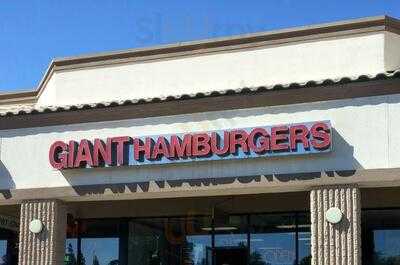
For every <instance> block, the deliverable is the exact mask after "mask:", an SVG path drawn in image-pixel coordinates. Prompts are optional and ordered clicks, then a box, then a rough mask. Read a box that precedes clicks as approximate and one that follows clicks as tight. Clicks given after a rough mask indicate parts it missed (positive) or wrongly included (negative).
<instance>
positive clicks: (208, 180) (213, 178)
mask: <svg viewBox="0 0 400 265" xmlns="http://www.w3.org/2000/svg"><path fill="white" fill-rule="evenodd" d="M332 135H333V150H332V152H331V153H324V154H313V155H303V156H291V157H272V158H254V159H247V160H246V161H243V160H242V161H241V162H243V164H241V165H240V166H239V167H238V165H237V164H238V160H225V161H207V162H193V163H181V164H170V165H154V166H139V167H140V168H137V167H128V166H127V167H118V168H97V169H90V168H84V169H75V170H63V171H62V172H61V173H62V174H63V176H64V177H65V179H66V180H67V181H68V182H69V183H70V185H71V186H72V187H73V189H74V190H75V192H76V193H77V194H79V195H80V196H84V195H95V194H96V195H99V194H105V193H108V194H109V193H110V191H111V192H112V193H113V194H123V193H136V192H149V191H150V190H162V189H170V188H180V187H184V186H185V187H189V188H190V187H208V186H218V185H221V186H224V185H229V184H233V183H239V184H244V186H243V185H241V187H245V185H246V184H250V183H251V185H252V186H253V187H254V183H261V182H263V183H286V182H292V181H306V180H313V179H320V178H321V177H322V176H323V175H326V176H328V177H343V178H347V177H352V176H353V175H355V174H356V172H357V170H360V169H362V166H361V165H360V163H359V162H358V161H357V160H356V159H355V158H354V148H353V147H352V146H351V145H349V144H348V143H347V142H346V141H345V139H343V137H341V136H340V135H339V134H338V133H337V131H336V130H333V131H332ZM241 162H239V163H241ZM194 163H195V166H193V164H194ZM248 163H252V164H254V166H251V168H255V169H253V173H252V174H250V175H243V174H242V175H241V174H238V175H237V176H225V177H224V175H222V174H221V175H216V174H214V175H212V174H210V175H204V174H203V175H201V173H202V172H207V171H206V169H209V168H210V167H211V168H215V167H220V168H222V169H226V170H227V172H228V171H229V168H231V167H236V168H241V167H242V166H243V167H246V164H248ZM289 164H290V165H292V166H291V168H290V169H289V170H290V171H291V172H295V173H291V172H289V173H274V172H285V170H286V171H287V169H286V168H285V166H286V165H289ZM293 165H295V166H293ZM296 166H298V168H297V167H296ZM311 167H313V168H314V169H315V168H316V167H320V168H319V169H318V170H319V171H309V170H307V168H311ZM142 168H145V169H147V171H146V170H144V171H143V170H142ZM337 169H339V170H337ZM235 171H236V170H235ZM237 171H238V170H237ZM268 171H269V172H268ZM182 172H184V173H187V174H188V175H191V177H190V178H180V177H177V176H184V174H182ZM209 172H216V171H213V170H211V171H209ZM222 172H223V170H222ZM303 172H304V173H303ZM139 175H140V176H139ZM143 176H144V177H145V179H146V181H136V182H134V181H132V182H131V181H126V180H127V179H132V180H134V179H138V177H143ZM219 176H221V177H219ZM82 177H85V178H87V179H89V181H88V183H90V180H91V181H92V183H93V182H96V181H97V182H98V184H93V185H85V184H84V185H82V184H81V183H82V182H80V181H81V178H82ZM119 178H120V179H121V180H125V181H119V180H118V179H119ZM107 180H108V183H105V184H104V182H107ZM102 181H103V183H101V182H102Z"/></svg>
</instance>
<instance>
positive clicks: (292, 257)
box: [250, 214, 296, 265]
mask: <svg viewBox="0 0 400 265" xmlns="http://www.w3.org/2000/svg"><path fill="white" fill-rule="evenodd" d="M250 222H251V230H250V231H251V234H250V246H251V249H250V264H270V265H276V264H280V265H293V264H295V261H296V217H295V215H292V214H290V215H289V214H276V215H271V214H269V215H253V216H251V221H250Z"/></svg>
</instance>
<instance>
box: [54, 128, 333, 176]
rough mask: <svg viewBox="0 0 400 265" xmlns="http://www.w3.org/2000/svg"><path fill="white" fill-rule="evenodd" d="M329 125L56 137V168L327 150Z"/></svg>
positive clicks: (188, 160)
mask: <svg viewBox="0 0 400 265" xmlns="http://www.w3.org/2000/svg"><path fill="white" fill-rule="evenodd" d="M331 146H332V134H331V124H330V122H329V121H317V122H308V123H298V124H287V125H278V126H263V127H254V128H240V129H232V130H223V131H211V132H196V133H187V134H172V135H157V136H144V137H130V136H120V137H109V138H107V139H99V138H96V139H93V140H88V139H82V140H79V141H76V140H71V141H67V142H64V141H56V142H54V143H53V144H52V145H51V146H50V150H49V162H50V164H51V166H52V167H53V168H55V169H70V168H82V167H111V166H126V165H152V164H166V163H180V162H193V161H204V160H222V159H245V158H254V157H272V156H284V155H300V154H314V153H323V152H329V151H330V150H331Z"/></svg>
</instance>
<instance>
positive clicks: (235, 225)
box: [214, 216, 248, 265]
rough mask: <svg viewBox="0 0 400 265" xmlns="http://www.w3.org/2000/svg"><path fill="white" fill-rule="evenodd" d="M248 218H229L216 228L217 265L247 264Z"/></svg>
mask: <svg viewBox="0 0 400 265" xmlns="http://www.w3.org/2000/svg"><path fill="white" fill-rule="evenodd" d="M220 220H221V219H220ZM247 228H248V225H247V216H228V217H227V218H226V219H225V222H222V221H220V222H219V223H217V224H216V226H215V249H214V253H215V264H216V265H222V264H229V265H236V264H238V265H239V264H247V260H248V259H247V258H248V245H247V232H248V231H247Z"/></svg>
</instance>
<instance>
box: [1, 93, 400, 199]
mask: <svg viewBox="0 0 400 265" xmlns="http://www.w3.org/2000/svg"><path fill="white" fill-rule="evenodd" d="M399 114H400V95H390V96H377V97H367V98H356V99H346V100H335V101H328V102H315V103H306V104H296V105H288V106H275V107H263V108H254V109H242V110H232V111H218V112H209V113H197V114H190V115H177V116H168V117H154V118H146V119H132V120H123V121H114V122H96V123H88V124H76V125H66V126H64V125H62V126H52V127H39V128H28V129H16V130H7V131H1V132H0V138H1V145H0V148H1V151H0V152H1V153H0V155H1V157H0V158H1V165H0V189H1V190H7V189H12V190H17V191H18V190H24V189H28V190H29V189H34V188H56V187H69V186H77V185H89V184H91V185H92V184H116V183H131V182H148V181H154V180H181V179H184V180H188V179H199V178H206V179H207V178H216V179H220V178H226V177H240V176H254V175H257V176H259V175H265V176H266V177H264V178H262V183H261V184H262V185H261V184H259V183H252V184H248V185H247V186H246V187H251V188H252V189H253V190H254V191H257V192H261V191H263V192H267V191H268V189H271V190H270V192H276V191H281V192H282V191H292V190H306V189H308V188H309V187H312V186H315V185H320V184H332V183H339V182H340V183H349V182H357V183H359V184H360V185H364V186H374V185H378V186H385V185H400V177H399V176H398V175H397V172H396V169H397V168H399V167H400V157H399V156H398V152H399V146H400V135H399V134H398V133H397V131H398V130H399V128H398V126H399V123H398V122H397V120H398V116H399ZM317 120H330V121H331V123H332V126H333V128H334V132H333V151H332V152H331V153H328V154H317V155H305V156H290V157H277V158H271V159H267V158H259V159H247V160H241V161H240V162H238V161H234V160H232V161H209V162H196V163H181V164H170V165H153V166H139V167H119V168H108V169H107V168H106V169H79V170H65V171H57V170H54V169H52V168H51V167H50V165H49V162H48V149H49V146H50V145H51V144H52V143H53V142H54V141H56V140H62V141H67V140H70V139H74V140H80V139H83V138H87V139H93V138H96V137H99V138H106V137H109V136H121V135H129V136H132V137H134V136H143V135H159V134H171V133H183V132H195V131H208V130H218V129H229V128H240V127H253V126H264V125H276V124H282V123H295V122H309V121H317ZM341 170H355V171H356V173H355V174H353V176H352V177H347V178H346V177H342V178H338V179H336V178H332V177H330V175H329V172H328V173H326V172H327V171H341ZM382 170H386V171H385V172H390V173H388V174H386V173H385V172H381V171H382ZM303 172H323V173H324V174H325V177H322V178H315V177H311V178H309V179H299V178H298V177H294V175H293V176H292V178H291V179H289V180H288V179H285V178H273V179H272V180H271V179H269V177H268V175H270V174H296V173H303ZM377 174H379V175H377ZM232 185H233V186H232V187H234V186H235V184H232ZM229 187H231V186H225V187H224V186H221V187H206V186H201V187H185V189H186V190H189V191H191V192H192V193H190V195H191V196H193V195H195V196H196V193H195V191H196V190H203V191H204V190H207V191H208V192H211V191H213V190H214V192H218V194H221V195H222V194H225V195H228V193H229V192H234V190H230V189H229ZM236 187H237V186H236ZM239 187H241V186H240V185H239ZM218 190H219V191H218ZM235 192H238V193H240V192H239V191H235ZM241 192H244V191H241ZM170 194H171V193H170ZM175 195H176V194H175ZM175 195H174V194H172V195H170V196H175ZM204 195H207V192H205V193H204ZM208 195H209V196H211V195H213V194H208ZM37 196H39V195H37ZM53 196H65V197H68V196H69V194H67V193H61V192H60V194H57V191H56V190H55V191H54V193H53Z"/></svg>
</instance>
